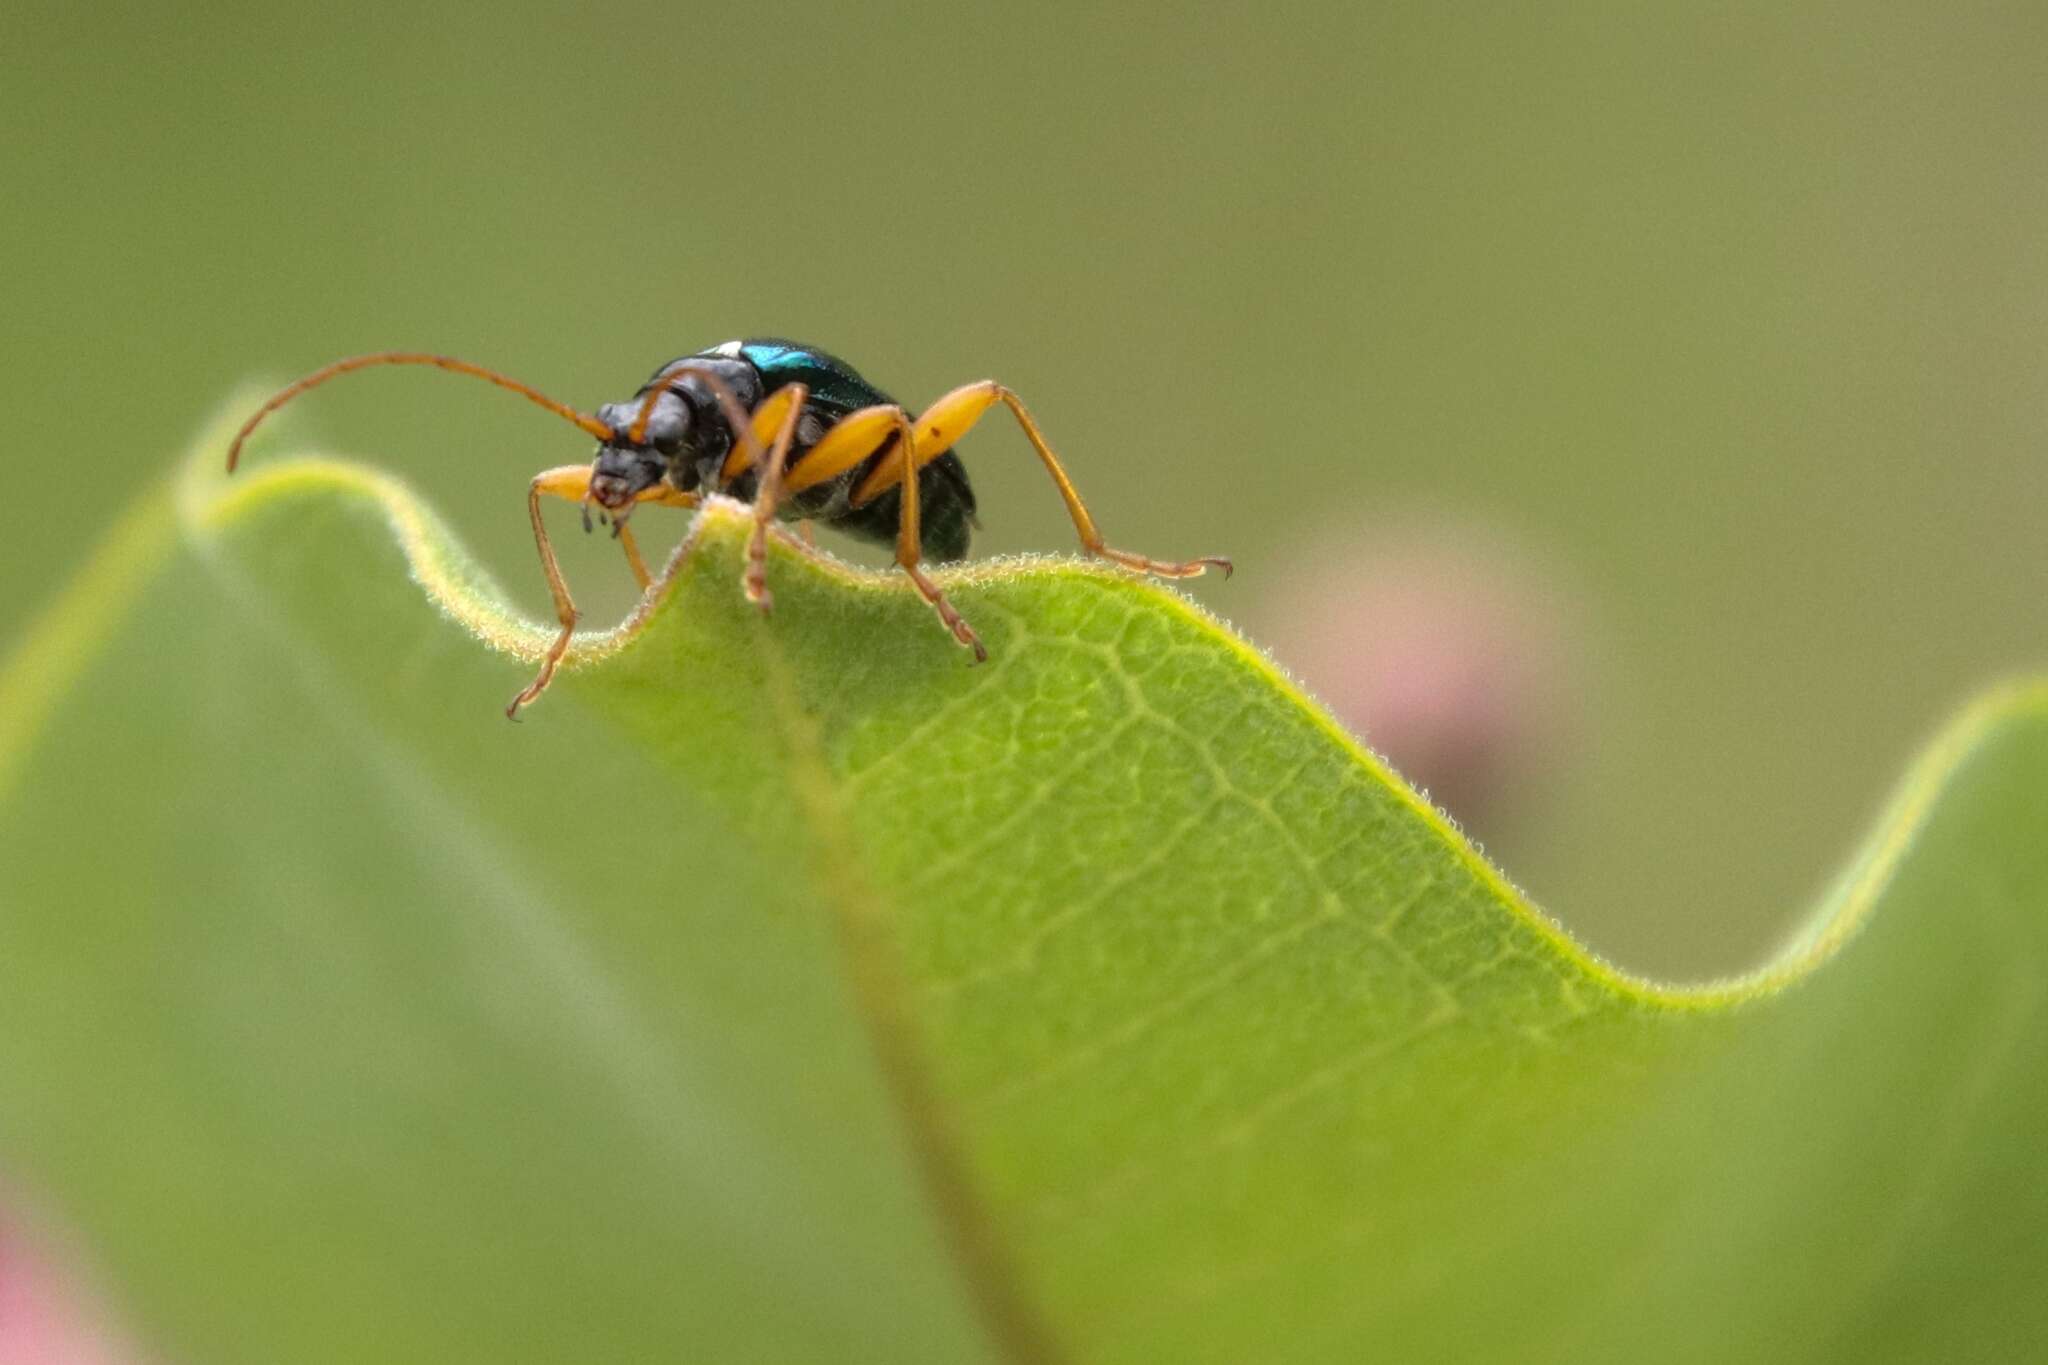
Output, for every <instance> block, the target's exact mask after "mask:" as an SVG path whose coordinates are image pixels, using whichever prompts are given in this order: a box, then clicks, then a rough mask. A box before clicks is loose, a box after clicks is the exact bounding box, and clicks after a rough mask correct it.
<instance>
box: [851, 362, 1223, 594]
mask: <svg viewBox="0 0 2048 1365" xmlns="http://www.w3.org/2000/svg"><path fill="white" fill-rule="evenodd" d="M997 403H1001V404H1002V405H1003V406H1005V407H1007V408H1008V409H1009V410H1010V415H1011V416H1013V417H1015V418H1016V419H1017V425H1018V426H1020V427H1022V428H1023V429H1024V437H1025V439H1026V440H1028V441H1030V442H1031V448H1032V449H1033V450H1035V451H1037V452H1038V458H1039V460H1040V461H1041V462H1043V463H1044V465H1045V472H1046V473H1048V474H1050V475H1052V481H1053V483H1054V484H1055V485H1056V486H1057V487H1058V488H1059V490H1060V498H1061V500H1062V501H1064V502H1065V503H1066V504H1067V515H1068V516H1070V517H1072V518H1073V521H1074V530H1075V532H1076V533H1077V534H1078V535H1079V536H1080V537H1081V548H1082V549H1084V550H1086V551H1087V552H1088V553H1089V554H1091V555H1095V556H1097V557H1098V558H1101V559H1107V560H1109V561H1111V562H1112V563H1116V564H1121V565H1123V566H1124V567H1125V568H1127V569H1136V570H1138V571H1139V572H1140V573H1148V574H1152V575H1153V576H1155V577H1158V578H1194V577H1196V576H1198V575H1200V574H1202V573H1204V572H1206V571H1208V570H1210V569H1221V570H1223V572H1224V575H1225V576H1226V577H1227V576H1228V575H1229V573H1230V569H1231V565H1230V561H1229V560H1228V559H1225V558H1224V557H1223V556H1221V555H1205V556H1203V557H1202V558H1200V559H1189V560H1178V561H1177V560H1166V559H1153V558H1152V557H1151V556H1149V555H1140V554H1132V553H1131V552H1130V551H1129V550H1119V549H1117V548H1116V547H1115V546H1114V545H1111V544H1109V543H1108V542H1107V541H1105V540H1104V539H1103V538H1102V532H1101V531H1100V530H1098V529H1097V528H1096V525H1095V518H1094V517H1092V516H1090V515H1088V507H1087V504H1085V503H1083V502H1082V501H1081V494H1080V493H1079V492H1078V491H1077V490H1076V489H1075V487H1074V481H1073V480H1072V479H1069V478H1068V477H1067V471H1066V470H1065V469H1063V468H1061V466H1060V460H1059V456H1057V455H1055V454H1053V453H1052V446H1051V445H1049V444H1047V442H1046V439H1045V433H1044V432H1042V431H1040V430H1039V429H1038V423H1037V422H1035V421H1033V420H1032V417H1031V413H1030V412H1029V411H1028V410H1027V409H1026V408H1025V406H1024V404H1023V401H1022V400H1020V399H1019V398H1018V397H1017V395H1016V394H1015V393H1013V392H1011V391H1010V390H1009V389H1007V388H1005V387H1003V386H1002V385H1001V384H998V383H997V382H996V381H995V380H993V379H984V380H981V381H979V382H978V383H974V384H963V385H961V386H960V387H959V388H957V389H955V390H953V391H952V392H951V393H949V394H947V395H946V396H945V397H943V398H941V399H939V401H938V402H936V403H934V404H932V405H931V406H930V407H928V408H926V409H925V410H924V413H923V415H922V416H920V417H919V418H918V419H917V439H916V443H915V448H916V450H917V463H918V465H920V466H922V465H926V464H929V463H930V462H931V461H933V460H936V459H937V458H939V456H941V455H943V454H945V453H946V452H947V451H948V450H951V449H952V448H953V444H954V443H955V442H956V441H958V440H959V439H960V438H961V437H962V436H965V435H966V434H967V432H968V430H969V428H971V427H973V425H974V424H975V423H976V422H979V421H980V420H981V419H982V417H983V416H984V415H985V414H986V413H987V412H988V410H989V409H990V408H992V407H994V406H995V405H996V404H997ZM898 477H901V475H900V474H899V471H898V470H897V469H896V468H895V466H894V462H891V463H890V464H888V465H885V466H883V467H882V468H880V469H877V470H875V472H874V473H873V474H871V475H869V476H868V478H867V480H866V481H865V482H863V483H862V484H861V486H860V487H859V488H858V489H856V490H855V491H854V495H853V505H854V506H856V507H858V506H860V505H861V504H862V503H864V502H867V501H868V500H869V499H871V498H874V497H876V496H878V495H879V494H881V493H882V492H884V491H886V490H887V488H888V487H889V485H890V484H892V483H894V482H895V481H896V479H897V478H898ZM914 482H915V480H913V479H907V478H906V479H905V485H904V486H905V487H906V488H907V487H909V486H910V484H911V483H914Z"/></svg>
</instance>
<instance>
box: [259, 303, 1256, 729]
mask: <svg viewBox="0 0 2048 1365" xmlns="http://www.w3.org/2000/svg"><path fill="white" fill-rule="evenodd" d="M377 365H432V366H435V367H436V368H438V369H443V370H449V371H452V372H454V373H456V374H466V375H470V376H472V377H473V378H477V379H482V380H484V381H486V382H488V383H491V384H496V385H497V386H498V387H499V388H503V389H510V390H511V391H512V392H514V393H516V394H519V395H520V396H521V397H523V398H526V399H528V400H530V401H532V402H534V403H537V404H539V405H540V406H541V407H544V408H546V409H547V410H548V411H550V412H552V413H554V414H555V415H556V416H557V417H560V418H562V419H563V420H565V421H568V422H571V423H574V424H575V425H576V426H579V427H581V428H582V429H583V430H584V431H586V432H588V433H590V434H591V435H592V436H594V437H596V438H597V442H598V445H597V453H596V455H595V456H594V457H593V458H592V460H591V462H590V463H589V464H588V465H563V466H561V467H560V468H557V469H550V470H547V471H545V472H543V473H540V474H536V475H535V476H534V479H533V483H532V486H531V487H530V489H529V490H528V493H527V499H526V502H527V513H528V515H529V516H530V517H531V518H532V521H533V539H534V544H535V546H536V547H537V548H538V549H539V551H540V563H541V569H542V570H543V571H544V572H545V573H546V574H547V579H548V591H549V592H550V593H552V594H553V595H554V599H555V615H556V617H557V618H558V619H559V620H560V621H561V623H562V633H561V634H560V635H559V636H557V637H556V638H555V642H554V644H553V645H552V646H550V647H549V649H548V652H547V657H546V658H545V659H543V660H542V661H541V666H540V672H539V673H538V674H537V675H536V676H535V677H534V680H533V681H532V682H530V683H528V684H527V685H526V687H525V688H524V689H522V690H521V691H520V693H519V695H518V696H516V697H514V698H513V699H512V703H511V705H510V706H507V707H506V708H505V714H506V715H508V716H514V717H516V716H517V715H518V713H519V708H520V707H522V706H525V705H526V704H527V703H528V702H531V701H533V700H534V699H535V698H536V697H538V696H540V694H541V693H542V692H543V691H545V690H546V689H547V685H548V683H549V682H550V681H551V680H552V679H553V678H554V675H555V667H556V665H558V664H559V663H560V662H561V660H562V655H563V653H564V652H566V651H567V650H568V648H569V639H570V637H571V635H573V634H574V632H575V629H576V621H577V611H576V603H575V602H574V601H573V600H572V599H571V598H570V596H569V585H568V584H567V583H566V582H565V581H563V578H562V569H561V566H560V564H558V563H557V562H556V560H555V551H554V547H553V546H552V545H551V544H550V543H549V542H548V532H547V526H546V524H545V523H544V522H543V521H542V519H541V499H542V498H543V497H556V498H563V499H566V500H568V501H570V502H575V503H580V504H582V507H583V529H584V530H585V531H588V530H589V529H590V521H591V510H590V509H591V505H592V504H593V503H594V504H596V506H597V507H598V508H599V509H600V510H599V512H598V516H599V519H600V520H604V519H609V521H610V522H611V526H612V534H613V535H614V536H615V537H616V538H617V539H618V540H619V542H620V544H621V545H622V546H623V547H624V549H625V553H626V561H627V563H628V564H629V565H630V566H631V568H632V570H633V576H634V577H635V578H637V579H638V580H639V581H640V586H641V588H642V589H643V590H644V589H646V588H648V587H650V586H651V585H652V583H653V577H652V575H650V574H649V573H648V571H647V562H646V560H645V559H643V558H642V557H641V554H640V547H639V546H638V545H637V544H636V543H635V541H634V539H633V533H632V531H631V530H630V529H629V528H628V527H627V525H626V521H627V518H628V517H629V516H630V515H631V514H632V512H633V509H634V508H635V507H637V506H638V505H639V504H641V503H644V502H651V503H658V504H660V505H661V506H664V507H685V508H688V507H695V506H696V505H697V504H698V503H699V502H700V501H701V500H702V499H703V497H704V495H705V494H707V493H724V494H728V495H730V496H732V497H735V498H739V499H741V500H743V501H751V502H752V504H753V509H754V529H753V535H752V536H751V537H750V538H749V540H748V544H747V567H746V571H745V574H744V576H743V579H742V585H743V587H744V588H745V591H746V594H747V597H748V599H749V600H750V601H752V602H754V603H755V604H756V605H757V606H759V607H760V608H761V610H762V611H764V612H765V611H767V610H768V609H769V608H770V606H771V605H772V604H773V599H772V597H771V596H770V594H769V592H768V584H767V578H766V572H765V571H766V564H767V554H768V523H769V522H770V521H772V520H773V519H775V518H776V517H782V518H784V519H787V520H798V521H821V522H823V523H824V524H825V525H827V526H831V527H835V528H837V529H839V530H842V531H845V532H847V533H848V534H850V535H853V536H857V537H859V538H861V539H863V540H871V541H877V542H880V543H882V544H888V543H890V542H892V541H893V542H894V544H895V547H896V563H897V564H898V565H899V566H900V567H901V568H902V570H903V572H904V573H905V574H907V575H908V576H909V578H910V581H911V582H912V583H914V584H916V585H917V590H918V592H919V593H920V594H921V595H922V596H923V597H924V600H925V601H926V602H929V603H930V604H931V607H932V610H934V611H936V612H937V613H938V615H939V620H940V621H942V622H944V623H945V626H946V628H947V629H948V630H950V631H951V632H952V633H953V638H954V639H955V640H957V641H959V642H960V644H962V645H963V646H965V647H966V648H968V649H971V650H973V651H974V657H975V660H976V662H980V661H982V660H985V659H986V658H987V657H988V651H987V650H986V649H984V648H983V647H982V644H981V640H980V638H979V637H978V636H976V635H975V633H974V628H973V627H972V626H970V625H968V624H967V622H966V621H965V620H963V619H962V618H961V616H960V613H959V612H957V611H955V610H954V609H953V605H952V603H950V602H948V601H947V600H946V595H945V593H944V592H942V591H940V589H939V585H938V584H937V583H934V582H933V581H932V580H931V579H930V578H929V577H928V576H926V574H925V572H924V570H923V569H922V568H921V567H920V566H921V565H922V563H923V562H924V560H925V559H927V558H929V559H932V560H935V561H938V562H941V563H943V562H947V561H950V560H956V559H962V558H965V557H966V554H967V541H968V536H969V533H970V531H971V530H972V528H973V527H974V526H975V525H976V524H977V523H976V522H975V519H974V489H973V488H972V487H971V486H969V484H968V482H967V470H966V468H965V467H964V466H963V465H962V464H961V463H960V456H959V454H958V453H957V451H956V450H955V446H956V445H957V443H958V442H959V440H960V438H961V437H962V436H964V435H966V434H967V431H968V428H970V427H972V426H973V425H974V424H975V423H976V422H977V421H979V420H981V418H982V416H983V415H984V414H985V413H987V412H988V410H989V409H990V408H992V407H994V406H995V405H996V404H998V403H1000V404H1002V405H1003V406H1004V407H1006V408H1008V409H1009V410H1010V413H1011V415H1012V416H1014V417H1015V418H1016V419H1017V424H1018V425H1019V426H1020V427H1022V428H1023V429H1024V436H1025V439H1027V440H1029V441H1030V442H1031V446H1032V449H1034V450H1036V451H1037V452H1038V458H1039V459H1040V460H1041V461H1043V462H1044V464H1045V470H1046V473H1048V474H1050V475H1052V481H1053V483H1054V484H1055V485H1056V486H1057V487H1058V488H1059V491H1060V497H1061V498H1062V499H1063V500H1065V502H1066V504H1067V514H1068V515H1069V516H1071V517H1072V518H1073V519H1074V529H1075V531H1077V532H1078V533H1079V534H1080V537H1081V547H1082V548H1083V549H1084V550H1086V551H1087V552H1088V553H1089V554H1092V555H1096V556H1099V557H1101V558H1103V559H1107V560H1111V561H1113V562H1114V563H1117V564H1121V565H1123V566H1125V567H1126V568H1130V569H1136V570H1138V571H1139V572H1141V573H1148V574H1154V575H1157V576H1158V577H1161V578H1193V577H1195V576H1196V575H1198V574H1200V573H1202V572H1203V571H1204V570H1206V569H1208V568H1210V567H1212V566H1213V567H1215V568H1219V569H1221V570H1223V572H1224V573H1225V574H1226V575H1228V574H1229V572H1230V561H1229V560H1228V559H1224V558H1222V557H1220V556H1209V557H1205V558H1202V559H1191V560H1187V561H1185V562H1181V563H1168V562H1166V561H1163V560H1157V559H1150V558H1147V557H1146V556H1144V555H1138V554H1131V553H1129V552H1128V551H1124V550H1119V549H1116V548H1114V547H1112V546H1110V545H1109V544H1107V543H1105V542H1104V541H1103V539H1102V533H1101V532H1100V531H1098V530H1096V529H1095V519H1094V518H1093V517H1091V516H1089V515H1088V509H1087V507H1086V506H1085V505H1084V504H1083V503H1082V501H1081V495H1080V494H1079V493H1078V492H1076V491H1075V489H1074V485H1073V482H1072V481H1071V480H1070V479H1068V478H1067V473H1066V471H1065V470H1064V469H1062V468H1061V467H1060V462H1059V458H1058V457H1057V456H1055V455H1054V454H1053V453H1052V447H1051V446H1049V445H1047V444H1046V441H1045V436H1044V434H1043V433H1042V432H1040V431H1039V429H1038V423H1037V422H1035V421H1033V420H1032V418H1031V414H1030V413H1029V412H1027V411H1026V410H1025V408H1024V404H1023V403H1022V402H1020V401H1019V400H1018V398H1017V395H1016V394H1015V393H1012V392H1011V391H1010V390H1009V389H1007V388H1005V387H1003V385H1001V384H998V383H997V382H996V381H995V380H993V379H984V380H981V381H979V382H978V383H973V384H963V385H962V386H961V387H959V388H957V389H954V390H953V391H952V392H951V393H949V394H947V395H946V396H945V397H943V398H941V399H939V400H938V402H936V403H933V404H932V405H931V406H930V407H928V408H926V409H925V410H924V412H923V413H921V414H919V415H918V416H915V417H913V416H911V414H910V413H909V411H908V410H907V409H905V408H904V407H902V405H900V404H898V403H897V402H896V401H895V400H894V399H892V398H890V397H889V396H888V395H887V394H885V393H883V392H882V391H881V390H880V389H877V388H875V387H874V386H873V385H872V384H870V383H868V382H867V380H865V379H863V378H861V377H860V375H859V374H858V373H857V372H856V371H855V370H854V368H853V367H852V366H851V365H848V364H847V363H846V362H845V361H843V360H840V359H838V358H837V357H835V356H832V355H828V354H827V353H826V352H824V351H821V350H819V349H818V348H817V347H815V346H805V345H802V344H800V343H797V342H793V341H780V340H774V339H766V338H764V339H760V340H753V341H728V342H726V343H724V344H723V345H720V346H713V347H711V348H710V349H709V350H704V351H699V352H697V353H696V354H695V355H688V356H683V357H682V358H680V359H678V360H672V361H670V362H669V363H668V364H666V365H663V366H662V367H661V368H660V369H658V370H656V371H655V372H654V374H653V375H652V376H651V377H650V378H649V379H648V381H647V382H646V383H645V384H643V385H641V386H640V389H639V391H638V392H636V393H635V394H634V395H633V397H632V398H630V399H628V400H627V401H625V402H623V403H607V404H605V405H604V406H603V407H601V408H599V409H598V410H597V415H596V416H594V417H592V416H586V415H585V414H583V413H581V412H578V411H577V410H576V409H574V408H572V407H570V406H568V405H567V404H565V403H558V402H556V401H555V400H554V399H552V398H549V397H548V396H547V395H545V394H543V393H541V392H540V391H539V390H537V389H534V388H532V387H530V386H529V385H526V384H522V383H520V382H519V381H518V380H516V379H511V378H508V377H507V376H505V375H502V374H499V373H498V372H497V371H495V370H488V369H485V368H484V367H483V366H481V365H472V364H471V363H469V362H468V361H466V360H456V359H454V358H453V357H450V356H441V355H426V354H422V353H419V352H413V351H380V352H378V353H376V354H374V355H359V356H351V357H349V358H348V359H346V360H337V361H335V362H334V363H333V364H331V365H327V366H325V367H323V368H321V369H318V370H315V371H314V372H313V373H311V374H309V375H307V376H306V377H305V378H303V379H300V380H298V381H297V382H296V383H293V384H290V385H287V386H286V387H285V388H283V389H281V390H279V391H278V392H277V393H276V394H273V395H272V396H271V397H270V398H269V399H267V400H266V401H265V402H264V404H263V406H262V407H260V408H258V409H257V410H256V412H255V414H254V415H253V416H251V417H250V418H249V420H248V421H247V422H245V423H243V424H242V429H241V430H240V431H238V432H236V433H235V439H234V442H233V444H231V445H230V446H229V447H228V471H229V472H230V473H232V472H234V468H235V465H236V463H237V462H238V461H239V460H240V458H241V453H242V445H243V443H244V442H245V441H247V440H248V439H249V435H250V433H251V432H253V431H255V430H256V427H257V425H258V424H259V423H261V422H262V421H263V419H264V418H266V417H268V416H269V415H270V414H271V413H273V412H275V411H277V409H279V408H281V407H283V406H284V405H285V404H286V403H289V402H290V401H291V400H292V399H294V398H296V397H298V396H299V395H300V394H302V393H304V392H305V391H306V390H308V389H311V388H314V387H316V386H317V385H320V384H324V383H326V382H327V381H328V380H330V379H333V378H335V377H336V376H338V375H344V374H349V373H351V372H353V371H356V370H365V369H369V368H371V367H372V366H377Z"/></svg>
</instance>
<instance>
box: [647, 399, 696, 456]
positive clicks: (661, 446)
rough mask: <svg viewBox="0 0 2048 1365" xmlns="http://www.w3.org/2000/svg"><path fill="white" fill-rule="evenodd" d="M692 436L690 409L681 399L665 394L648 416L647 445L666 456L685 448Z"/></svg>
mask: <svg viewBox="0 0 2048 1365" xmlns="http://www.w3.org/2000/svg"><path fill="white" fill-rule="evenodd" d="M689 434H690V409H689V408H688V407H687V406H686V405H685V404H684V403H683V402H682V400H681V399H679V398H676V397H674V396H673V395H668V394H664V395H663V396H662V397H661V398H660V399H659V400H658V401H656V403H655V405H654V411H652V412H650V413H648V414H647V444H648V445H650V446H652V447H653V448H654V449H656V450H658V451H660V452H661V453H662V454H664V455H673V454H675V453H676V452H677V451H679V450H681V449H682V448H683V440H684V438H685V437H687V436H688V435H689Z"/></svg>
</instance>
